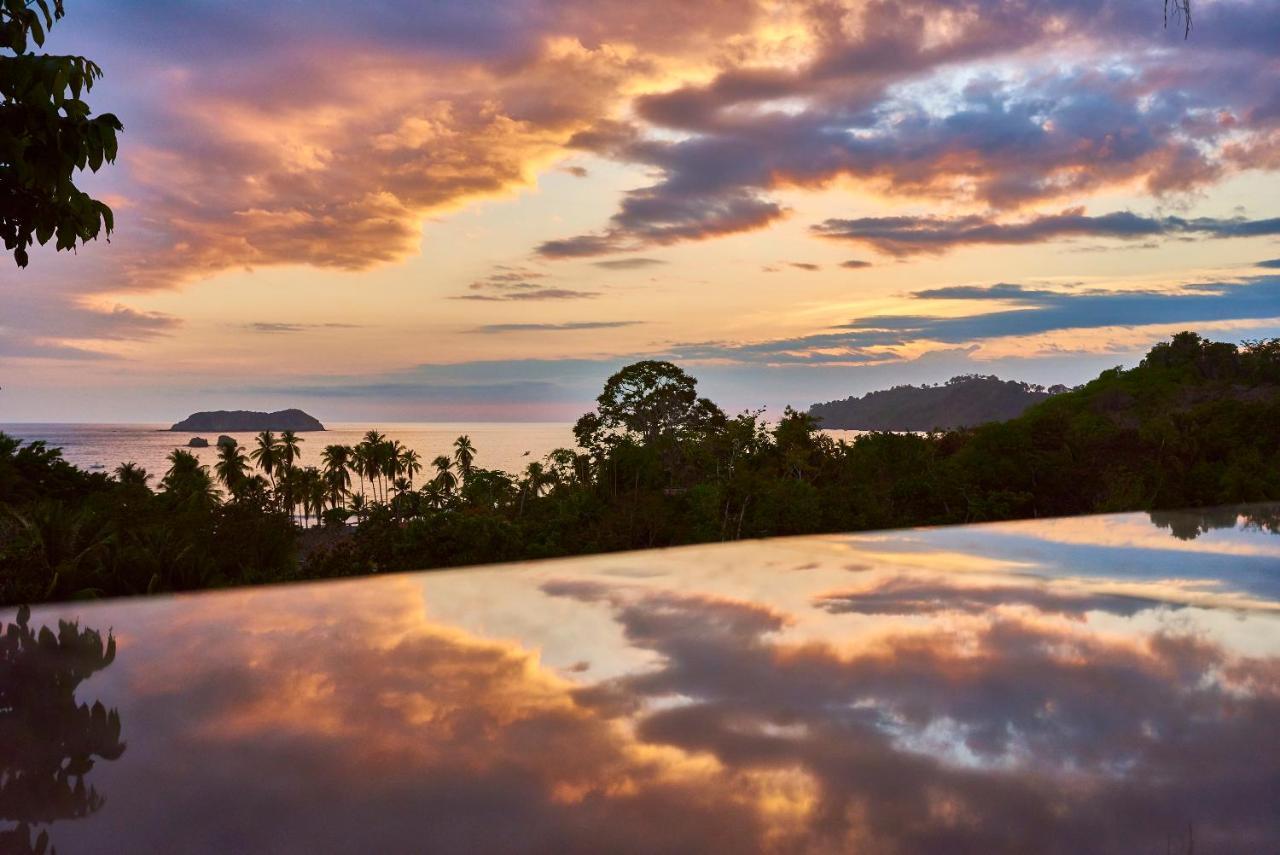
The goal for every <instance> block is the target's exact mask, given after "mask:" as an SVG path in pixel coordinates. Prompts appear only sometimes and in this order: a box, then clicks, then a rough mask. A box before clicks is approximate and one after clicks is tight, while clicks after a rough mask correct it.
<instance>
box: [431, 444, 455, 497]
mask: <svg viewBox="0 0 1280 855" xmlns="http://www.w3.org/2000/svg"><path fill="white" fill-rule="evenodd" d="M431 465H432V466H434V467H435V468H436V477H435V480H434V482H433V483H435V484H436V485H437V486H439V487H440V489H441V490H442V491H443V492H444V494H445V495H446V496H447V495H449V494H450V493H452V492H453V491H454V490H455V489H456V488H457V486H458V478H457V476H456V475H454V474H453V461H452V460H450V459H449V458H448V457H445V456H444V455H443V454H441V455H440V456H439V457H437V458H436V459H435V460H433V461H431Z"/></svg>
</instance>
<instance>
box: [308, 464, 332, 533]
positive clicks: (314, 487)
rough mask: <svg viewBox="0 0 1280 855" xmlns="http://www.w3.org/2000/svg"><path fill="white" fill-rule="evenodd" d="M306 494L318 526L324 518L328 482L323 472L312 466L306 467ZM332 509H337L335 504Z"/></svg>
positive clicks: (327, 496)
mask: <svg viewBox="0 0 1280 855" xmlns="http://www.w3.org/2000/svg"><path fill="white" fill-rule="evenodd" d="M307 494H308V496H307V497H308V498H309V499H310V500H311V507H312V509H313V510H314V511H315V513H316V524H317V525H319V524H320V521H321V518H322V517H323V516H324V504H325V502H326V501H328V500H329V496H330V495H331V494H330V491H329V482H328V479H326V478H325V475H324V473H323V472H321V471H320V470H319V469H317V468H315V467H314V466H308V467H307ZM334 507H337V505H336V504H335V505H334Z"/></svg>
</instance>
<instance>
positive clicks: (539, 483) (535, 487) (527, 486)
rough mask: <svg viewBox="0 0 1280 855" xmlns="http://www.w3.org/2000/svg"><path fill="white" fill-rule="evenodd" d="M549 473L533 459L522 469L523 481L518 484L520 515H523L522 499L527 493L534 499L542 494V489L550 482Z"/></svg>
mask: <svg viewBox="0 0 1280 855" xmlns="http://www.w3.org/2000/svg"><path fill="white" fill-rule="evenodd" d="M552 480H553V479H552V477H551V475H550V474H549V473H548V472H547V470H546V468H545V467H543V465H542V464H541V463H539V462H538V461H536V460H535V461H533V462H532V463H530V464H529V465H528V466H526V467H525V470H524V483H522V484H521V485H520V516H524V500H525V497H526V496H528V495H532V496H533V497H534V498H535V499H536V498H537V497H538V496H541V495H542V490H543V488H545V487H546V486H547V485H549V484H550V483H551V482H552Z"/></svg>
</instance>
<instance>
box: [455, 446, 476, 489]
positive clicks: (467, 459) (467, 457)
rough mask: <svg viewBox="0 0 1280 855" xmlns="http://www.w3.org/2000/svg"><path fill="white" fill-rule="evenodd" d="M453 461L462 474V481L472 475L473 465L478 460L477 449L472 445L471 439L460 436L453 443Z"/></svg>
mask: <svg viewBox="0 0 1280 855" xmlns="http://www.w3.org/2000/svg"><path fill="white" fill-rule="evenodd" d="M453 459H454V461H455V462H457V464H458V471H459V472H461V473H462V480H464V481H465V480H467V477H468V476H469V475H470V474H471V464H472V462H473V461H474V460H475V459H476V447H475V446H474V445H472V444H471V437H469V436H460V437H458V438H457V439H455V440H454V441H453Z"/></svg>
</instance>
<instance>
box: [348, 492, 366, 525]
mask: <svg viewBox="0 0 1280 855" xmlns="http://www.w3.org/2000/svg"><path fill="white" fill-rule="evenodd" d="M366 509H367V506H366V505H365V501H364V492H363V491H362V492H361V493H360V495H358V496H352V497H351V512H352V513H353V514H355V515H356V519H359V520H362V519H364V514H365V510H366Z"/></svg>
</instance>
